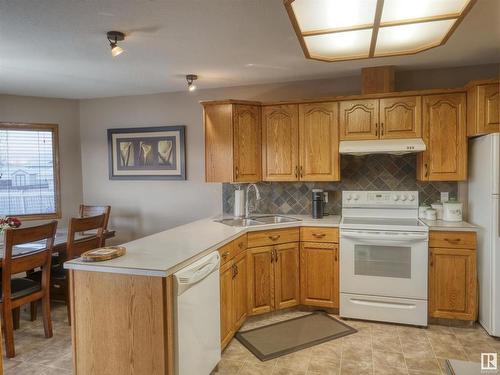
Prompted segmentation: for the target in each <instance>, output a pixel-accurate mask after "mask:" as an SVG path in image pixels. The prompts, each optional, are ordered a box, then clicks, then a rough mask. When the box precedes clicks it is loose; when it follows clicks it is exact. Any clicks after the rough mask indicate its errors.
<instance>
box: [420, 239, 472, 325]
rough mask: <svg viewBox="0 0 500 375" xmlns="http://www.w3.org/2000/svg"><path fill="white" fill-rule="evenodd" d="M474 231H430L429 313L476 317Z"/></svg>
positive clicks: (459, 317)
mask: <svg viewBox="0 0 500 375" xmlns="http://www.w3.org/2000/svg"><path fill="white" fill-rule="evenodd" d="M475 241H476V234H475V233H474V232H432V231H431V232H430V234H429V251H430V254H429V316H430V317H431V318H445V319H457V320H470V321H474V320H476V315H477V290H476V289H477V281H476V280H477V272H476V245H475Z"/></svg>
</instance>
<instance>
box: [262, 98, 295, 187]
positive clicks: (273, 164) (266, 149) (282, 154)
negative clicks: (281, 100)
mask: <svg viewBox="0 0 500 375" xmlns="http://www.w3.org/2000/svg"><path fill="white" fill-rule="evenodd" d="M298 173H299V106H298V105H296V104H291V105H276V106H265V107H263V108H262V177H263V180H264V181H297V180H298V179H299V175H298Z"/></svg>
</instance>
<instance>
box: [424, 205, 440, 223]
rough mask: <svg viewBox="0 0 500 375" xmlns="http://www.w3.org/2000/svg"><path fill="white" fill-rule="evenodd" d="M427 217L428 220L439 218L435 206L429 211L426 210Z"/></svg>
mask: <svg viewBox="0 0 500 375" xmlns="http://www.w3.org/2000/svg"><path fill="white" fill-rule="evenodd" d="M425 218H426V219H427V220H437V212H436V210H435V209H433V208H429V209H428V210H427V211H425Z"/></svg>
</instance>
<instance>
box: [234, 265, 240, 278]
mask: <svg viewBox="0 0 500 375" xmlns="http://www.w3.org/2000/svg"><path fill="white" fill-rule="evenodd" d="M239 273H240V270H239V269H238V265H237V264H235V265H234V276H235V277H236V276H238V274H239Z"/></svg>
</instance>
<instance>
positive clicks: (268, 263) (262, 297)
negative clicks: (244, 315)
mask: <svg viewBox="0 0 500 375" xmlns="http://www.w3.org/2000/svg"><path fill="white" fill-rule="evenodd" d="M247 262H248V268H247V269H248V312H249V314H252V315H254V314H262V313H266V312H269V311H272V310H273V309H274V293H273V292H274V291H273V289H274V267H273V247H272V246H263V247H256V248H252V249H248V250H247Z"/></svg>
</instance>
